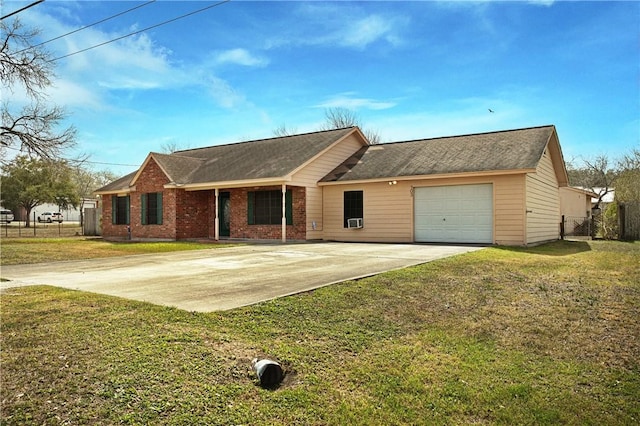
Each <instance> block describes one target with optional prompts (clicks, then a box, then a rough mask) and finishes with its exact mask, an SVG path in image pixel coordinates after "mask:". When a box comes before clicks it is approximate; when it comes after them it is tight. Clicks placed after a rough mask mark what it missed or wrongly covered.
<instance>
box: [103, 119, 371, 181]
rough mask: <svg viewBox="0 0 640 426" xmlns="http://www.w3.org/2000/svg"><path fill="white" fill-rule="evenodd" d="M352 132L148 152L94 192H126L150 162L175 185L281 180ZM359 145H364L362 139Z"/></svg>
mask: <svg viewBox="0 0 640 426" xmlns="http://www.w3.org/2000/svg"><path fill="white" fill-rule="evenodd" d="M352 133H358V134H359V135H362V134H361V133H360V130H359V129H358V128H357V127H347V128H343V129H334V130H325V131H319V132H312V133H304V134H299V135H292V136H281V137H275V138H269V139H260V140H255V141H248V142H238V143H233V144H227V145H216V146H211V147H206V148H196V149H188V150H183V151H177V152H174V153H172V154H159V153H155V152H151V153H149V155H148V156H147V158H146V159H145V161H144V162H143V164H142V166H140V168H139V169H138V170H137V171H136V172H134V173H131V174H129V175H127V176H125V177H122V178H120V179H118V180H117V181H115V182H112V183H111V184H109V185H107V186H104V187H102V188H100V189H98V190H97V191H96V193H111V192H114V191H116V190H118V191H124V190H127V191H129V188H130V187H131V186H133V185H135V183H136V181H137V180H138V178H139V177H140V175H141V174H142V171H143V170H144V169H145V167H146V166H147V164H149V162H150V161H154V162H155V163H156V164H158V166H159V167H160V169H161V170H162V172H163V173H164V174H165V175H166V176H167V179H168V180H169V181H170V182H171V184H173V185H178V186H185V185H198V184H208V183H212V184H214V183H216V182H230V181H245V182H246V181H251V180H255V181H259V180H265V179H284V178H285V177H286V176H288V175H289V174H291V173H293V172H295V171H296V170H299V169H300V168H301V167H303V166H304V165H306V164H308V163H309V162H310V161H312V160H313V159H314V158H316V157H317V156H318V155H320V154H321V153H322V152H324V151H325V150H327V149H328V148H330V147H331V146H333V145H334V144H335V143H337V142H339V141H340V140H342V139H344V138H345V137H347V136H348V135H350V134H352ZM363 143H366V139H364V137H363ZM125 178H126V179H125ZM116 182H118V184H117V185H116Z"/></svg>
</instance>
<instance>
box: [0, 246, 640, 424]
mask: <svg viewBox="0 0 640 426" xmlns="http://www.w3.org/2000/svg"><path fill="white" fill-rule="evenodd" d="M639 342H640V244H638V243H635V244H631V243H615V242H589V243H568V242H560V243H556V244H551V245H548V246H544V247H538V248H533V249H503V248H491V249H486V250H482V251H478V252H474V253H469V254H466V255H461V256H456V257H454V258H450V259H445V260H441V261H437V262H433V263H429V264H425V265H421V266H417V267H413V268H407V269H404V270H400V271H394V272H390V273H386V274H381V275H379V276H376V277H371V278H367V279H363V280H359V281H351V282H345V283H342V284H337V285H334V286H330V287H326V288H322V289H319V290H316V291H314V292H309V293H306V294H301V295H298V296H293V297H287V298H282V299H278V300H273V301H270V302H266V303H263V304H260V305H256V306H252V307H245V308H240V309H236V310H233V311H228V312H221V313H211V314H198V313H189V312H184V311H179V310H176V309H171V308H163V307H157V306H152V305H148V304H144V303H138V302H129V301H125V300H121V299H115V298H110V297H106V296H98V295H93V294H88V293H80V292H74V291H68V290H60V289H53V288H47V287H34V288H21V289H15V290H12V291H11V292H10V293H7V294H3V295H2V334H1V341H0V343H1V344H2V353H0V357H1V361H2V378H1V379H2V386H1V389H2V398H1V401H2V406H1V408H2V411H1V415H2V423H3V424H7V425H11V424H64V423H82V424H84V423H89V424H115V423H125V424H127V423H131V424H185V425H187V424H195V423H199V424H265V425H267V424H323V425H324V424H336V425H337V424H340V425H344V424H385V425H388V424H469V423H482V424H576V425H582V424H621V425H624V424H635V423H637V422H638V421H639V420H640V408H639V406H638V404H637V401H638V400H639V399H640V362H639V361H638V360H639V359H640V343H639ZM260 355H269V356H271V357H274V358H276V359H277V360H279V361H281V362H282V363H283V365H284V366H285V369H286V371H287V379H286V382H285V384H284V385H283V386H282V387H281V388H279V389H278V390H276V391H266V390H262V389H260V388H259V387H258V386H257V385H256V383H257V381H256V380H255V378H254V376H253V374H252V372H251V371H250V359H251V358H252V357H253V356H260Z"/></svg>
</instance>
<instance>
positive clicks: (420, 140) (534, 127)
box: [380, 124, 555, 145]
mask: <svg viewBox="0 0 640 426" xmlns="http://www.w3.org/2000/svg"><path fill="white" fill-rule="evenodd" d="M545 127H552V128H553V129H554V131H555V125H553V124H546V125H544V126H531V127H522V128H519V129H507V130H493V131H491V132H479V133H468V134H465V135H449V136H436V137H432V138H422V139H410V140H405V141H394V142H385V143H382V144H380V145H390V144H397V143H409V142H424V141H431V140H437V139H453V138H466V137H469V136H481V135H491V134H495V133H508V132H518V131H522V130H533V129H544V128H545Z"/></svg>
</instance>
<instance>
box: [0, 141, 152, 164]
mask: <svg viewBox="0 0 640 426" xmlns="http://www.w3.org/2000/svg"><path fill="white" fill-rule="evenodd" d="M0 149H10V150H12V151H19V152H24V151H23V150H22V149H20V148H14V147H12V146H4V145H1V146H0ZM65 161H68V162H70V163H77V164H83V163H89V164H102V165H105V166H125V167H140V164H122V163H104V162H101V161H90V160H76V159H73V158H71V159H65Z"/></svg>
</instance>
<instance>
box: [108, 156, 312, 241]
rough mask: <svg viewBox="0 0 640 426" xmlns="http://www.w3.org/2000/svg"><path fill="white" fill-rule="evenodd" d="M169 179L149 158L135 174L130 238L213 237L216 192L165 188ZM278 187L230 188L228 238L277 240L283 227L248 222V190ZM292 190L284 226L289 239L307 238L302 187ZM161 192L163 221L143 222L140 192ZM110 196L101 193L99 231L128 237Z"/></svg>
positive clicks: (125, 226) (112, 235)
mask: <svg viewBox="0 0 640 426" xmlns="http://www.w3.org/2000/svg"><path fill="white" fill-rule="evenodd" d="M168 182H169V180H168V179H167V177H166V175H165V174H164V173H163V172H162V169H160V167H159V166H158V164H157V163H156V162H155V161H154V160H153V159H151V160H150V161H149V163H147V165H146V167H145V168H144V170H143V171H142V173H141V174H140V176H139V177H138V180H137V181H136V184H135V188H136V191H133V192H131V193H130V197H131V198H130V216H129V217H130V226H131V237H132V238H133V239H171V240H176V239H178V240H180V239H193V238H214V237H215V235H214V234H215V229H214V220H215V211H216V210H215V209H216V207H215V192H214V191H213V190H205V191H185V190H183V189H172V188H171V189H165V188H164V185H165V184H167V183H168ZM280 189H281V187H279V186H273V187H254V188H236V189H230V190H229V192H230V194H231V198H230V199H231V218H230V220H231V223H230V225H231V226H230V227H231V235H230V237H231V238H242V239H264V240H279V239H281V238H282V226H281V225H280V224H278V225H249V224H248V220H247V208H248V195H247V194H248V192H249V191H266V190H280ZM288 189H291V191H292V196H293V199H292V203H293V225H287V239H288V240H304V239H306V200H305V195H306V191H305V188H303V187H289V188H288ZM151 192H162V193H163V197H162V224H161V225H142V221H141V200H140V196H141V194H145V193H151ZM111 197H112V196H111V195H104V196H103V212H102V230H103V235H104V236H105V237H106V238H127V237H128V235H127V225H113V224H112V223H111V222H112V221H111V217H112V216H111V215H112V212H111Z"/></svg>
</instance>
